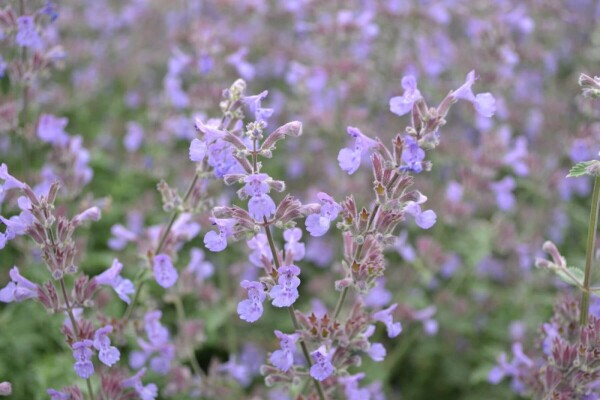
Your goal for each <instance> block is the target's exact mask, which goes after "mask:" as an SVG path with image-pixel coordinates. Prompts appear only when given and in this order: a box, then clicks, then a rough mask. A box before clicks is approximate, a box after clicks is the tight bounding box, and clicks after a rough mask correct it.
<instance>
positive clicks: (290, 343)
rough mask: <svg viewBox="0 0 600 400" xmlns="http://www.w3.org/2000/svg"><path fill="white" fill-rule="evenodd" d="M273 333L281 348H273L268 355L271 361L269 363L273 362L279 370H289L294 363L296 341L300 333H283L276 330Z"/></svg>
mask: <svg viewBox="0 0 600 400" xmlns="http://www.w3.org/2000/svg"><path fill="white" fill-rule="evenodd" d="M275 335H276V336H277V337H278V338H279V343H280V345H281V349H279V350H275V351H274V352H273V353H272V354H271V357H269V361H271V364H273V365H274V366H275V367H277V368H278V369H279V370H281V371H283V372H287V370H289V369H290V367H291V366H292V365H293V364H294V353H295V351H296V342H297V341H298V339H299V338H300V334H298V333H293V334H291V335H286V334H285V333H282V332H281V331H278V330H276V331H275Z"/></svg>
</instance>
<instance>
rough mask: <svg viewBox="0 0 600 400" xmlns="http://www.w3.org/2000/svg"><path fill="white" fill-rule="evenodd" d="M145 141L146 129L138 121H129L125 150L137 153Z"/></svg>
mask: <svg viewBox="0 0 600 400" xmlns="http://www.w3.org/2000/svg"><path fill="white" fill-rule="evenodd" d="M143 141H144V129H143V128H142V126H141V125H140V124H138V123H137V122H133V121H130V122H128V123H127V133H126V134H125V137H124V138H123V145H124V146H125V150H127V152H129V153H135V152H136V151H138V150H139V148H140V147H141V146H142V143H143Z"/></svg>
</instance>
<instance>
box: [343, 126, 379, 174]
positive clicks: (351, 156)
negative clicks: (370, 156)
mask: <svg viewBox="0 0 600 400" xmlns="http://www.w3.org/2000/svg"><path fill="white" fill-rule="evenodd" d="M347 132H348V135H350V136H351V137H353V138H354V147H353V148H343V149H341V150H340V152H339V154H338V158H337V159H338V163H339V165H340V168H341V169H342V170H344V171H346V172H347V173H348V174H350V175H352V174H353V173H355V172H356V171H357V170H358V167H360V162H361V161H362V157H363V155H365V154H366V153H367V152H368V151H369V150H371V149H373V148H375V147H376V146H377V141H375V140H373V139H371V138H369V137H367V136H366V135H365V134H363V133H362V132H361V131H360V129H358V128H355V127H352V126H349V127H348V128H347Z"/></svg>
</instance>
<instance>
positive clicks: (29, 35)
mask: <svg viewBox="0 0 600 400" xmlns="http://www.w3.org/2000/svg"><path fill="white" fill-rule="evenodd" d="M17 27H18V31H17V36H16V41H17V44H18V45H19V46H21V47H29V48H32V49H34V50H37V49H39V48H41V47H42V39H41V38H40V35H39V34H38V32H37V30H36V28H35V18H34V17H33V16H31V15H23V16H20V17H19V18H17Z"/></svg>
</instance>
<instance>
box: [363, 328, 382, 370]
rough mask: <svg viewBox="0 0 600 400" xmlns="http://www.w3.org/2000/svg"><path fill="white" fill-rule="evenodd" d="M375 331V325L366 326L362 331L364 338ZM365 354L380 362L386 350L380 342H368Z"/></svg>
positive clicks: (367, 337)
mask: <svg viewBox="0 0 600 400" xmlns="http://www.w3.org/2000/svg"><path fill="white" fill-rule="evenodd" d="M374 333H375V325H369V326H367V329H366V330H365V332H364V333H363V335H364V337H365V338H366V339H369V338H370V337H371V336H373V334H374ZM367 354H368V355H369V357H370V358H371V359H372V360H373V361H375V362H381V361H383V360H384V359H385V356H386V354H387V351H386V350H385V347H383V345H382V344H381V343H370V344H369V348H368V349H367Z"/></svg>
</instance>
